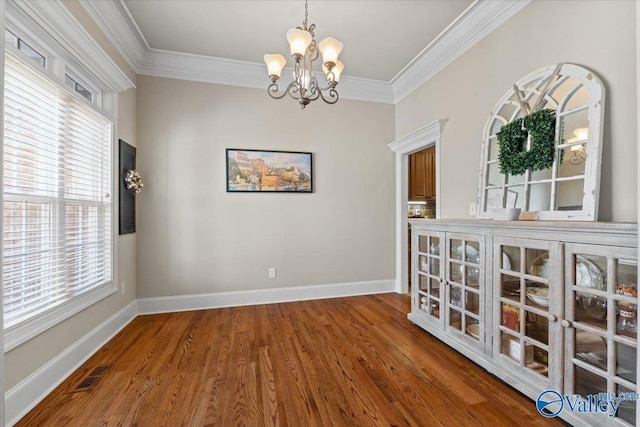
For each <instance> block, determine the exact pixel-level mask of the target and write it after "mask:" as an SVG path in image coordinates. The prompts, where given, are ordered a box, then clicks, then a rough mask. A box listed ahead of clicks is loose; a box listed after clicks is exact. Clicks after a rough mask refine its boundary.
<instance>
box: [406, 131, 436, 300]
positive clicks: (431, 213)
mask: <svg viewBox="0 0 640 427" xmlns="http://www.w3.org/2000/svg"><path fill="white" fill-rule="evenodd" d="M408 156H409V159H408V175H407V181H408V194H407V217H408V218H410V219H419V218H435V217H436V200H437V189H436V145H435V143H433V144H431V145H429V146H428V147H427V148H425V149H422V150H420V151H416V152H415V153H412V154H409V155H408ZM407 228H408V233H407V239H408V250H407V257H408V263H407V270H408V271H407V283H408V292H409V293H411V225H408V226H407Z"/></svg>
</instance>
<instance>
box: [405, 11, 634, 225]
mask: <svg viewBox="0 0 640 427" xmlns="http://www.w3.org/2000/svg"><path fill="white" fill-rule="evenodd" d="M635 7H636V2H632V1H615V0H606V1H597V0H588V1H535V2H533V3H531V4H530V5H529V6H527V7H526V8H525V9H523V10H522V11H521V12H520V13H519V14H517V15H516V16H514V17H513V18H512V19H510V20H509V21H508V22H506V23H505V24H504V25H502V26H501V27H500V28H498V29H497V30H495V31H494V32H493V33H492V34H490V35H489V36H487V37H486V38H485V39H483V40H482V41H481V42H479V43H478V44H477V45H475V46H474V47H472V48H471V49H470V50H469V51H467V52H466V53H465V54H463V55H462V56H461V57H460V58H458V59H457V60H455V61H454V62H453V63H452V64H451V65H449V66H448V67H447V68H445V69H444V70H442V71H441V72H440V73H438V74H437V75H436V76H435V77H434V78H432V79H431V80H429V81H428V82H426V83H425V84H424V85H422V86H421V87H420V88H418V89H417V90H416V91H414V92H413V93H412V94H411V95H409V96H408V97H406V98H405V99H403V100H402V101H401V102H399V103H398V104H397V105H396V137H397V138H399V137H402V136H404V135H406V134H408V133H410V132H413V131H414V130H416V129H418V128H421V127H422V126H424V125H426V124H428V123H431V122H433V121H434V120H436V119H449V122H448V123H447V124H446V126H445V128H444V132H443V135H442V143H441V179H442V181H441V182H442V194H441V195H439V196H440V203H441V209H442V216H443V217H445V218H446V217H466V216H468V211H469V203H470V202H474V201H475V199H476V193H477V188H478V170H479V166H480V146H481V142H482V129H483V127H484V124H485V122H486V120H487V118H488V117H489V113H490V112H491V110H492V109H493V107H494V106H495V104H496V102H497V101H498V100H499V99H500V97H501V96H502V95H503V94H504V93H505V92H506V91H507V90H508V89H509V88H510V87H511V85H512V84H513V83H514V82H516V81H517V80H519V79H520V78H521V77H523V76H525V75H526V74H529V73H530V72H532V71H534V70H536V69H538V68H541V67H544V66H546V65H550V64H555V63H558V62H569V63H575V64H579V65H581V66H584V67H586V68H589V69H591V70H592V71H594V72H595V73H596V74H597V75H598V76H599V77H600V78H601V79H602V80H603V82H604V84H605V87H606V90H607V95H606V96H607V100H606V105H605V121H604V126H605V129H604V148H603V165H602V180H601V189H600V209H599V212H600V214H599V219H600V220H603V221H630V222H636V221H637V197H638V196H637V167H636V166H637V164H636V158H637V149H638V147H637V128H636V123H637V118H638V115H637V104H636V96H637V95H636V74H635V60H634V59H635V55H636V46H635V40H636V39H635V25H636V23H635Z"/></svg>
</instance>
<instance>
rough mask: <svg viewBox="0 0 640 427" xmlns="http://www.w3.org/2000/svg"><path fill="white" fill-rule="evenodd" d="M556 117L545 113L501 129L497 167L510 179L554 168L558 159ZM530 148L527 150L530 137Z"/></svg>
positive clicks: (530, 115)
mask: <svg viewBox="0 0 640 427" xmlns="http://www.w3.org/2000/svg"><path fill="white" fill-rule="evenodd" d="M555 129H556V113H555V111H554V110H551V109H545V110H539V111H536V112H535V113H531V114H529V115H528V116H525V117H521V118H519V119H516V120H514V121H512V122H511V123H507V124H506V125H504V126H502V128H501V129H500V131H499V132H498V133H497V134H496V136H497V137H498V147H499V152H498V167H499V169H500V172H501V173H503V174H509V175H522V174H524V173H525V172H526V171H527V169H530V170H531V171H537V170H542V169H547V168H550V167H552V166H553V160H554V157H555ZM529 135H531V147H530V149H529V150H527V137H528V136H529Z"/></svg>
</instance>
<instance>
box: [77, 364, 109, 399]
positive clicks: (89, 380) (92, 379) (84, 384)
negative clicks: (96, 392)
mask: <svg viewBox="0 0 640 427" xmlns="http://www.w3.org/2000/svg"><path fill="white" fill-rule="evenodd" d="M108 369H109V366H108V365H102V366H98V367H97V368H95V369H94V370H93V371H91V373H90V374H89V375H88V376H87V377H85V378H84V379H83V380H82V381H81V382H80V384H78V386H77V387H76V388H74V389H73V390H71V391H70V392H69V393H76V392H79V391H88V390H91V388H92V387H93V386H94V385H96V383H97V382H98V380H99V379H100V376H101V375H102V374H104V373H105V372H106V371H107V370H108Z"/></svg>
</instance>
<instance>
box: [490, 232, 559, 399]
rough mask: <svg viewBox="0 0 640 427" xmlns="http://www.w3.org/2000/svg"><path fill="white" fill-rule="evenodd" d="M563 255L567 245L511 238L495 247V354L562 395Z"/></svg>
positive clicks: (507, 363) (535, 380)
mask: <svg viewBox="0 0 640 427" xmlns="http://www.w3.org/2000/svg"><path fill="white" fill-rule="evenodd" d="M561 250H562V244H561V243H556V242H548V241H540V240H527V239H516V238H507V237H504V238H502V237H497V238H495V239H494V246H493V251H494V252H493V260H494V261H493V264H494V265H493V282H494V286H495V288H494V304H496V305H495V306H494V319H493V331H494V334H493V335H494V339H493V345H494V348H493V351H494V355H495V357H496V358H497V359H498V360H500V361H501V363H502V364H504V365H505V367H510V368H512V369H515V370H518V371H519V372H521V373H522V375H524V376H526V377H527V378H529V379H530V380H531V382H532V383H534V384H538V385H539V386H540V387H545V388H549V389H556V390H561V386H562V340H561V336H560V332H561V330H560V326H559V323H558V317H559V315H561V314H562V300H561V298H562V294H563V291H562V271H561V268H562V252H561ZM543 389H544V388H543ZM543 389H542V390H543Z"/></svg>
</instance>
